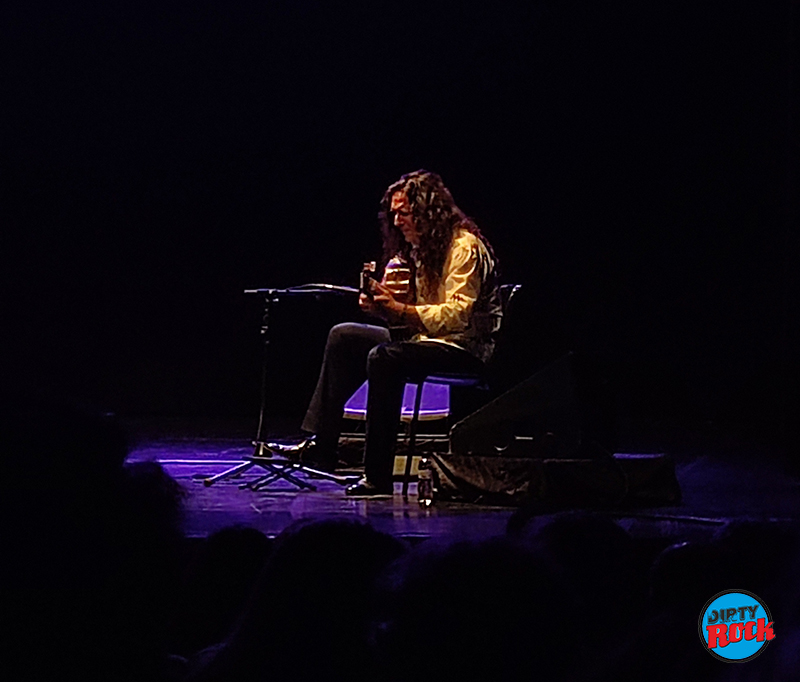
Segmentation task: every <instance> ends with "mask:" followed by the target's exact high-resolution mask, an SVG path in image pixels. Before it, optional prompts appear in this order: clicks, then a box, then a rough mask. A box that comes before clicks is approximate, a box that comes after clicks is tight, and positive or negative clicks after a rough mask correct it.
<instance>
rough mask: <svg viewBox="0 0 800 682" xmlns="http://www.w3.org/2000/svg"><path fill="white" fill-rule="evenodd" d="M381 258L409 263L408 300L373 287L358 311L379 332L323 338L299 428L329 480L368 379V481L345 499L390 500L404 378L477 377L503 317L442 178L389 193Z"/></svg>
mask: <svg viewBox="0 0 800 682" xmlns="http://www.w3.org/2000/svg"><path fill="white" fill-rule="evenodd" d="M379 219H380V222H381V229H382V233H383V258H384V262H385V263H388V262H389V261H390V260H392V261H393V262H394V263H396V262H397V259H400V260H401V261H405V263H407V264H408V266H409V267H410V269H411V272H412V273H413V274H412V276H411V278H410V279H411V286H412V289H411V292H410V294H409V295H408V296H405V297H402V298H404V299H405V300H407V301H409V302H402V300H401V296H400V295H398V292H397V289H396V288H394V287H391V286H389V282H388V281H387V278H386V277H384V280H383V281H382V282H377V281H374V280H372V281H371V290H370V292H369V293H368V294H365V293H362V294H361V296H360V299H359V304H360V306H361V308H362V309H363V310H365V311H366V312H368V313H370V314H372V315H375V316H376V317H379V318H381V319H383V320H384V321H385V322H386V323H387V324H388V326H389V327H391V328H392V330H393V331H395V330H396V329H398V328H400V327H405V328H406V330H407V333H405V334H403V335H402V336H403V337H404V338H405V339H406V340H398V339H397V335H394V336H395V338H394V339H393V338H392V336H393V335H392V334H390V330H389V329H387V327H385V326H373V325H367V324H352V323H346V324H340V325H336V326H335V327H334V328H333V329H332V330H331V332H330V335H329V336H328V342H327V346H326V348H325V356H324V360H323V363H322V370H321V372H320V376H319V381H318V383H317V387H316V390H315V392H314V395H313V397H312V399H311V404H310V406H309V408H308V412H307V414H306V417H305V420H304V421H303V425H302V428H303V430H304V431H307V432H310V433H314V434H316V440H315V442H314V444H313V447H310V448H308V449H307V450H306V452H305V455H304V461H306V462H308V463H310V464H315V465H317V466H320V467H322V468H324V469H327V470H332V469H333V468H334V467H335V465H336V462H337V454H336V448H337V444H338V441H339V434H340V431H341V422H342V414H343V411H344V404H345V403H346V402H347V399H348V398H349V397H350V395H352V393H353V392H354V391H355V390H356V389H357V388H358V387H359V386H360V385H361V384H362V383H363V381H364V379H365V378H367V379H369V397H368V401H367V430H366V444H365V450H364V464H365V474H366V475H365V477H364V478H363V479H362V480H361V481H359V482H358V483H356V484H355V485H352V486H350V488H348V489H347V494H348V495H359V496H372V495H385V494H390V493H391V492H392V473H393V469H394V446H395V443H396V440H397V431H398V425H399V423H400V409H401V403H402V396H403V388H404V386H405V380H406V378H407V377H408V376H409V375H411V374H419V373H428V374H430V373H436V372H476V371H480V369H481V368H482V365H483V363H485V362H486V361H487V360H488V359H489V357H490V356H491V354H492V351H493V349H494V336H495V334H496V332H497V330H498V329H499V327H500V318H501V315H502V311H501V306H500V297H499V290H498V283H497V261H496V258H495V256H494V252H493V251H492V247H491V246H490V245H489V243H488V242H487V241H486V239H485V238H484V237H483V235H481V233H480V230H479V229H478V227H477V226H476V225H475V223H474V222H472V220H470V219H469V218H467V216H466V215H464V213H463V212H462V211H461V210H460V209H459V208H458V206H456V204H455V203H454V201H453V198H452V196H451V195H450V192H449V191H448V189H447V188H446V187H445V186H444V184H443V183H442V180H441V178H440V177H439V176H438V175H436V174H435V173H430V172H428V171H425V170H419V171H416V172H414V173H409V174H407V175H404V176H403V177H401V178H400V180H398V181H397V182H395V183H394V184H393V185H391V186H390V187H389V189H388V190H387V191H386V193H385V194H384V196H383V199H382V201H381V211H380V213H379Z"/></svg>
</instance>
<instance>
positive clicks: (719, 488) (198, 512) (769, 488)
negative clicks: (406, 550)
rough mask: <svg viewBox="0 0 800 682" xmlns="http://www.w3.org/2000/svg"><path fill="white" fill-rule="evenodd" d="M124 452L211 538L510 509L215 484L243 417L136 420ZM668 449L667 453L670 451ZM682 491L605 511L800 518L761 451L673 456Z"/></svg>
mask: <svg viewBox="0 0 800 682" xmlns="http://www.w3.org/2000/svg"><path fill="white" fill-rule="evenodd" d="M133 431H134V445H133V446H132V449H131V452H130V455H129V458H128V461H130V462H135V461H147V460H155V461H158V462H160V463H161V464H162V465H163V467H164V468H165V469H166V471H167V472H168V473H169V474H170V475H171V476H172V477H173V478H174V479H176V480H177V481H178V482H179V483H180V484H181V486H182V487H183V489H184V490H185V492H186V499H185V505H184V508H185V513H184V531H185V533H186V535H187V536H188V537H205V536H207V535H208V534H210V533H213V532H214V531H216V530H218V529H221V528H224V527H226V526H229V525H232V524H244V525H248V526H252V527H254V528H257V529H259V530H260V531H262V532H263V533H265V534H266V535H267V536H269V537H274V536H275V535H277V534H278V533H280V532H281V531H282V530H283V529H284V528H285V527H286V526H288V525H289V524H291V523H292V522H294V521H296V520H298V519H306V518H319V517H339V518H357V519H362V520H364V521H367V522H369V523H370V524H372V525H373V526H374V527H375V528H378V529H380V530H382V531H385V532H388V533H391V534H392V535H396V536H401V537H407V538H429V537H434V538H444V537H447V538H481V537H488V536H493V535H500V534H503V533H504V532H505V529H506V525H507V524H508V521H509V519H510V518H511V516H512V514H513V513H514V511H515V510H514V509H512V508H508V507H491V506H483V505H472V504H457V503H441V502H440V503H438V504H436V505H435V506H433V507H431V508H428V509H421V508H420V507H419V505H418V504H417V500H416V489H415V485H414V484H412V485H411V489H410V494H409V498H408V501H405V500H404V499H403V497H402V495H401V494H400V484H395V495H394V496H393V497H392V498H391V499H389V498H385V499H378V500H368V499H367V500H365V499H352V498H349V497H347V496H346V495H345V494H344V489H343V488H342V487H341V486H339V485H338V484H336V483H333V482H329V481H319V480H316V481H313V483H314V484H315V485H316V486H317V490H316V491H307V490H298V489H297V488H295V487H293V486H291V485H289V484H288V483H285V482H283V481H281V482H279V483H276V484H273V486H271V487H269V488H268V489H266V490H262V491H257V492H254V491H251V490H246V489H245V490H242V489H240V487H239V486H240V484H241V483H243V482H246V481H248V480H252V479H254V478H255V477H256V476H258V475H260V474H261V473H263V471H262V470H261V469H260V468H258V467H256V468H254V469H251V470H250V471H249V472H247V473H246V474H245V475H244V476H243V477H242V478H231V479H226V480H223V481H220V482H218V483H216V484H215V485H213V486H211V487H206V486H205V485H204V484H203V480H202V479H203V478H205V477H207V476H211V475H214V474H217V473H220V472H222V471H224V470H225V469H227V468H229V467H231V466H234V465H235V464H237V463H239V462H241V461H242V458H243V457H244V456H248V455H250V454H252V446H251V445H250V438H251V437H249V436H248V435H247V433H248V432H247V426H246V425H245V426H244V427H243V426H242V425H241V424H231V423H226V422H217V423H211V422H208V421H205V422H203V423H194V424H187V423H185V422H181V423H175V424H173V425H172V426H170V424H169V423H167V424H166V425H165V424H164V423H161V424H160V425H159V426H158V428H152V425H149V427H148V428H142V425H141V424H138V425H136V426H135V427H134V429H133ZM668 454H671V453H668ZM676 473H677V477H678V481H679V483H680V486H681V490H682V493H683V501H682V502H681V503H680V504H679V505H675V506H670V507H658V508H649V509H637V510H635V511H631V510H619V511H614V510H605V511H602V512H599V513H603V514H608V515H611V516H612V517H614V518H615V519H617V520H618V522H619V523H620V525H622V526H623V527H624V528H626V529H627V530H628V531H629V532H631V533H632V534H633V535H634V536H637V537H642V538H652V539H656V538H661V539H663V540H669V539H681V540H688V539H692V538H694V537H708V536H710V535H711V534H712V533H714V532H715V531H717V530H719V529H720V528H721V527H723V526H724V525H725V524H726V523H728V522H730V521H732V520H736V519H752V520H759V521H772V522H775V523H791V522H796V521H800V481H798V480H797V479H796V478H793V477H790V476H788V475H786V474H785V473H784V471H783V469H782V467H781V465H780V464H779V463H778V461H777V460H776V459H775V458H770V457H768V456H766V455H764V454H763V453H759V452H756V451H754V452H752V453H749V454H748V453H747V452H746V449H745V451H744V452H738V453H736V454H733V455H731V454H730V453H727V454H720V453H712V452H697V453H695V454H691V453H689V454H687V453H685V452H684V453H681V454H680V455H679V456H678V457H676Z"/></svg>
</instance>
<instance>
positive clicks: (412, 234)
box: [391, 192, 419, 246]
mask: <svg viewBox="0 0 800 682" xmlns="http://www.w3.org/2000/svg"><path fill="white" fill-rule="evenodd" d="M391 211H392V215H393V216H394V226H395V227H396V228H397V229H398V230H400V232H402V233H403V237H405V240H406V241H407V242H408V243H409V244H413V245H414V246H419V231H418V230H417V221H416V219H415V218H414V216H413V215H412V214H411V206H410V205H409V203H408V197H407V196H406V194H405V192H395V193H394V194H393V195H392V205H391Z"/></svg>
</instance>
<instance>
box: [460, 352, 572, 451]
mask: <svg viewBox="0 0 800 682" xmlns="http://www.w3.org/2000/svg"><path fill="white" fill-rule="evenodd" d="M576 374H577V373H576V358H575V355H574V354H573V353H567V354H566V355H564V356H562V357H561V358H559V359H558V360H556V361H555V362H553V363H551V364H549V365H547V366H546V367H544V368H543V369H541V370H539V371H538V372H536V373H535V374H534V375H532V376H530V377H528V378H527V379H525V380H524V381H522V382H521V383H519V384H517V385H516V386H514V387H513V388H511V389H510V390H508V391H506V392H505V393H503V394H502V395H500V396H498V397H497V398H495V399H494V400H492V401H491V402H489V403H487V404H486V405H484V406H483V407H481V408H480V409H479V410H477V411H476V412H473V413H472V414H471V415H469V416H468V417H465V418H464V419H462V420H461V421H459V422H457V423H456V424H454V425H453V427H452V428H451V429H450V451H451V453H452V454H453V455H457V456H464V457H466V456H482V457H486V456H505V457H536V458H542V459H550V458H556V457H558V458H564V457H572V456H574V455H576V454H577V453H578V452H579V450H580V449H581V441H582V437H583V423H582V422H583V418H584V413H585V410H584V409H583V408H582V406H581V404H580V401H579V400H578V386H577V383H576Z"/></svg>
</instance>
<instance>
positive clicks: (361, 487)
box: [344, 478, 394, 497]
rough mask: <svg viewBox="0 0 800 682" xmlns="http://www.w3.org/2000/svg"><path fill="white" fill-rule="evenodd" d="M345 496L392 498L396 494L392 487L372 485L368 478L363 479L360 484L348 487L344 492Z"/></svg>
mask: <svg viewBox="0 0 800 682" xmlns="http://www.w3.org/2000/svg"><path fill="white" fill-rule="evenodd" d="M344 492H345V495H349V496H350V497H391V496H392V495H393V494H394V492H393V490H392V488H391V487H385V488H384V487H380V488H379V487H378V486H376V485H373V484H372V483H370V482H369V481H368V480H367V479H366V478H362V479H361V480H360V481H359V482H358V483H353V485H349V486H347V488H345V490H344Z"/></svg>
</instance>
